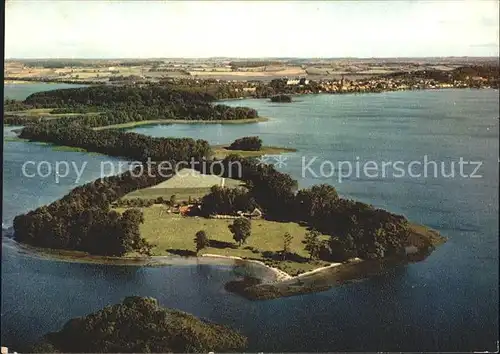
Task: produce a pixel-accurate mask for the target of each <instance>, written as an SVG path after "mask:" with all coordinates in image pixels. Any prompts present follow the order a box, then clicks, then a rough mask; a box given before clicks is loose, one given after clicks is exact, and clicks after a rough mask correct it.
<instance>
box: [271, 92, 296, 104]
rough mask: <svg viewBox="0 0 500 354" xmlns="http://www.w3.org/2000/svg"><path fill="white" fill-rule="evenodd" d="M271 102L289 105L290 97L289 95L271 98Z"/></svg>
mask: <svg viewBox="0 0 500 354" xmlns="http://www.w3.org/2000/svg"><path fill="white" fill-rule="evenodd" d="M271 102H279V103H291V102H292V96H290V95H283V94H282V95H276V96H272V97H271Z"/></svg>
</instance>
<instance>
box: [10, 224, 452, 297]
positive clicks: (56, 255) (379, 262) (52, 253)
mask: <svg viewBox="0 0 500 354" xmlns="http://www.w3.org/2000/svg"><path fill="white" fill-rule="evenodd" d="M414 225H416V224H414ZM420 226H421V225H420ZM424 228H425V230H418V231H415V233H416V234H417V235H418V234H419V235H420V236H423V237H427V238H428V239H429V240H430V241H431V242H432V245H433V247H432V248H431V249H428V250H426V251H423V250H420V251H419V252H418V254H415V255H412V256H410V255H407V256H406V257H401V256H398V257H391V258H383V259H374V260H368V259H360V258H357V257H356V258H352V259H349V260H347V261H345V262H342V263H330V264H329V265H326V266H321V267H318V268H315V269H312V270H310V271H306V272H303V273H300V274H298V275H295V276H291V275H290V274H288V273H286V272H285V271H283V270H281V269H279V268H276V267H272V266H270V265H267V264H266V263H265V262H263V261H261V260H257V259H251V258H242V257H238V256H226V255H217V254H211V253H205V254H200V255H198V256H187V257H183V256H177V255H164V256H151V257H145V256H130V255H129V256H123V257H116V256H115V257H112V256H93V255H90V254H88V253H86V252H81V251H67V250H55V249H44V248H40V247H35V246H30V245H27V244H23V243H20V242H17V241H15V240H14V239H13V238H12V237H11V236H12V235H9V234H8V233H7V232H6V231H7V230H4V232H6V234H7V235H5V236H4V235H2V236H3V239H2V247H10V248H12V249H14V250H15V251H17V252H19V253H20V254H23V255H25V256H28V257H33V258H37V259H41V260H47V261H59V262H67V263H86V264H97V265H104V266H139V267H156V266H193V265H198V264H206V265H215V266H231V267H237V266H241V265H243V266H245V267H246V266H250V267H249V268H247V269H248V271H249V274H245V275H243V276H240V277H239V278H240V279H235V280H232V281H229V282H228V283H225V284H224V287H225V289H226V290H227V291H229V292H233V293H235V294H237V295H240V296H242V297H244V298H246V299H248V300H252V301H254V300H269V299H275V298H281V297H289V296H295V295H303V294H308V293H315V292H321V291H325V290H328V289H331V288H333V287H335V286H338V285H342V284H345V283H349V282H354V281H358V280H361V279H366V278H369V277H371V276H374V275H378V274H382V273H384V272H386V271H388V270H390V269H393V268H395V267H398V266H405V265H407V264H409V263H415V262H420V261H423V260H425V259H426V258H427V257H428V256H429V255H430V254H432V252H433V251H434V250H435V248H436V247H437V246H439V245H441V244H443V243H445V242H446V240H447V238H446V237H444V236H441V235H440V234H439V233H438V232H437V231H436V230H433V229H430V228H426V227H424ZM10 231H11V232H12V230H10ZM252 265H256V266H258V267H257V269H255V268H254V269H252V267H251V266H252Z"/></svg>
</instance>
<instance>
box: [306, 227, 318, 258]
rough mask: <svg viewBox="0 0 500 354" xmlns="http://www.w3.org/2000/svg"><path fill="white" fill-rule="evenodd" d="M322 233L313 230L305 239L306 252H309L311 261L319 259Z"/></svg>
mask: <svg viewBox="0 0 500 354" xmlns="http://www.w3.org/2000/svg"><path fill="white" fill-rule="evenodd" d="M319 236H320V233H319V232H318V231H316V230H311V231H309V232H307V233H306V237H305V239H304V243H305V244H306V245H305V250H306V251H307V252H309V255H310V259H314V258H317V257H318V253H319V250H320V248H321V242H320V240H319Z"/></svg>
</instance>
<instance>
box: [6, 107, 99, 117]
mask: <svg viewBox="0 0 500 354" xmlns="http://www.w3.org/2000/svg"><path fill="white" fill-rule="evenodd" d="M53 109H54V108H33V109H28V110H25V111H12V112H7V113H8V114H14V115H20V116H28V117H33V118H40V117H44V118H60V117H68V116H85V115H96V114H100V113H99V112H89V113H55V114H54V113H50V111H52V110H53Z"/></svg>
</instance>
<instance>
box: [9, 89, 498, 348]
mask: <svg viewBox="0 0 500 354" xmlns="http://www.w3.org/2000/svg"><path fill="white" fill-rule="evenodd" d="M227 104H229V105H245V106H250V107H253V108H256V109H258V111H259V113H260V114H261V115H262V116H267V117H271V118H272V119H271V120H270V121H268V122H264V123H258V124H247V125H181V124H179V125H167V126H148V127H142V128H136V129H133V130H134V131H136V132H140V133H143V134H148V135H153V136H190V137H193V138H202V139H207V140H208V141H210V142H211V143H216V144H222V143H228V142H230V141H232V140H234V139H235V138H238V137H242V136H249V135H259V136H260V137H261V138H262V139H263V140H264V143H265V144H269V145H277V146H293V147H295V148H297V149H298V151H297V152H296V153H292V154H288V155H286V156H287V160H286V163H287V165H286V166H285V167H283V168H282V170H283V171H285V172H288V173H291V174H292V175H293V177H294V178H296V179H298V180H299V183H300V185H301V186H308V185H311V184H315V183H331V184H333V185H334V186H335V187H336V188H337V189H338V191H339V193H341V194H342V195H344V196H347V197H351V198H355V199H359V200H362V201H364V202H369V203H372V204H374V205H376V206H381V207H384V208H388V209H390V210H391V211H394V212H398V213H402V214H405V215H406V216H407V217H409V218H410V219H412V220H414V221H417V222H421V223H424V224H427V225H430V226H432V227H434V228H436V229H438V230H439V231H441V232H442V233H443V234H444V235H445V236H447V237H449V241H448V243H446V244H445V245H443V246H441V247H440V248H439V249H438V250H437V251H435V252H434V253H433V254H432V255H431V257H429V258H428V259H427V260H426V261H424V262H420V263H418V264H412V265H408V266H402V267H399V268H397V269H395V270H393V271H391V272H390V273H388V274H384V275H380V276H378V277H375V278H371V279H368V280H365V281H362V282H358V283H354V284H349V285H344V286H340V287H337V288H334V289H331V290H329V291H325V292H322V293H317V294H310V295H304V296H297V297H291V298H287V299H276V300H269V301H261V302H251V301H247V300H244V299H242V298H240V297H238V296H236V295H233V294H230V293H228V292H226V291H225V290H224V288H223V286H224V283H225V282H226V281H228V280H230V279H234V278H235V277H236V273H235V269H234V268H233V267H231V266H213V265H195V266H166V267H156V268H151V267H149V268H148V267H142V268H140V267H131V266H128V267H119V266H106V267H104V266H98V265H88V264H71V263H62V262H54V261H43V260H38V259H34V258H30V257H28V256H26V255H23V254H22V253H21V252H19V249H18V248H16V247H15V245H14V246H13V245H12V244H11V242H10V241H8V240H6V239H4V241H3V246H4V247H3V257H2V343H5V344H11V345H14V344H18V343H28V342H31V341H33V340H34V339H35V338H36V337H38V336H40V335H42V334H43V333H46V332H47V331H52V330H57V329H58V328H60V327H61V326H62V325H63V324H64V323H65V322H66V321H67V320H68V319H70V318H72V317H75V316H80V315H85V314H87V313H89V312H92V311H95V310H98V309H100V308H102V307H103V306H105V305H107V304H111V303H116V302H118V301H120V300H121V299H122V298H123V297H125V296H129V295H144V296H154V297H157V298H158V299H159V300H160V302H161V303H162V304H163V305H165V306H169V307H175V308H179V309H181V310H184V311H188V312H191V313H193V314H195V315H197V316H201V317H204V318H208V319H210V320H213V321H217V322H220V323H224V324H227V325H230V326H232V327H234V328H236V329H239V330H240V331H242V332H243V333H244V334H246V335H247V336H249V338H250V348H249V349H250V350H252V351H257V350H261V351H332V350H335V351H341V350H351V351H352V350H358V351H362V350H370V351H374V350H377V351H410V350H413V351H456V350H467V351H470V350H495V349H496V340H497V338H498V336H497V332H498V321H497V315H496V314H497V312H498V286H497V285H498V142H499V140H498V137H499V135H498V110H499V106H498V92H497V91H493V90H480V91H476V90H447V91H420V92H394V93H384V94H373V95H342V96H339V95H336V96H330V95H318V96H304V97H298V98H297V100H296V102H294V103H292V104H288V105H287V104H271V103H269V102H267V101H265V100H240V101H230V102H227ZM7 134H8V132H7ZM424 155H428V158H429V159H432V160H435V161H445V162H448V163H450V162H451V161H458V159H459V158H460V157H463V158H464V159H465V160H472V161H474V160H478V161H482V162H483V165H482V166H481V169H480V173H481V174H482V178H478V179H464V178H459V177H457V178H454V179H451V178H442V177H441V178H423V177H422V178H409V177H405V178H395V177H392V178H391V177H386V178H381V177H379V178H368V177H362V176H360V178H356V177H355V176H354V177H353V178H350V179H346V180H344V181H343V182H342V183H339V181H338V178H337V176H333V177H331V178H314V177H313V176H311V175H305V176H302V172H301V164H302V158H306V159H307V161H309V160H308V159H310V158H314V157H317V162H318V163H317V164H313V166H315V168H314V169H315V170H316V171H317V170H318V169H319V163H321V161H323V160H325V159H328V160H330V161H332V162H336V161H341V160H347V161H352V162H353V163H354V162H355V161H356V158H357V157H358V158H359V161H362V162H363V161H368V160H374V161H396V160H402V161H406V162H410V161H413V160H416V161H423V157H424ZM27 158H29V159H31V160H34V161H41V160H45V159H47V160H50V161H56V160H58V159H66V160H68V159H69V160H70V161H71V160H74V161H77V162H83V161H87V162H88V167H87V168H86V172H85V174H84V179H85V180H92V179H94V178H97V177H98V176H99V164H100V162H101V161H103V160H104V159H108V158H107V157H104V156H101V155H87V154H82V153H75V152H58V151H54V150H53V149H52V148H51V147H50V146H42V145H37V144H33V143H25V142H12V141H6V142H4V166H3V167H4V168H3V173H4V181H3V187H4V200H3V210H4V214H3V222H4V223H6V224H7V225H8V224H11V223H12V219H13V217H14V216H15V215H17V214H19V213H23V212H26V211H28V210H29V209H32V208H35V207H37V206H39V205H42V204H45V203H48V202H50V201H53V200H55V199H57V198H59V197H61V196H62V195H64V194H66V193H67V192H68V191H69V190H70V189H71V188H72V187H73V186H74V183H73V182H74V178H73V179H71V178H67V179H64V180H62V181H61V183H59V184H55V183H54V182H53V181H50V180H49V179H48V178H47V179H45V180H42V179H30V178H26V177H23V176H22V174H21V165H22V163H23V162H24V161H25V160H26V159H27ZM115 161H116V162H117V161H118V160H115ZM466 170H467V169H466ZM469 172H472V171H469ZM73 177H74V176H73ZM82 182H83V181H82Z"/></svg>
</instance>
